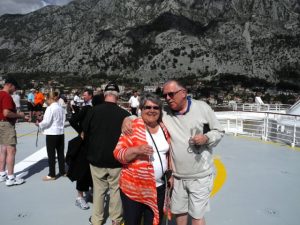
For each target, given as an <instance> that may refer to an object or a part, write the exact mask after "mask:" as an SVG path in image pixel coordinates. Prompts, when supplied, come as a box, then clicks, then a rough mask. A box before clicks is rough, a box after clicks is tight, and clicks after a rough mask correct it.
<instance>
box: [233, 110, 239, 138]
mask: <svg viewBox="0 0 300 225" xmlns="http://www.w3.org/2000/svg"><path fill="white" fill-rule="evenodd" d="M238 113H239V112H238V111H236V117H235V132H234V136H237V132H238Z"/></svg>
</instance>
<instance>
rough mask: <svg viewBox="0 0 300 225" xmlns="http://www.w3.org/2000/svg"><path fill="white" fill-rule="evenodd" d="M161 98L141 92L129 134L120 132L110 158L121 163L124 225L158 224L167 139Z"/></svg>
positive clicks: (164, 179)
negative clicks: (138, 114)
mask: <svg viewBox="0 0 300 225" xmlns="http://www.w3.org/2000/svg"><path fill="white" fill-rule="evenodd" d="M162 106H163V104H162V101H161V100H160V98H159V97H158V96H157V95H155V94H152V93H146V94H143V95H142V97H141V102H140V109H141V117H140V118H137V119H135V120H133V121H132V128H133V132H132V134H131V135H122V136H121V137H120V138H119V142H118V144H117V146H116V148H115V150H114V157H115V158H116V159H117V160H118V161H119V162H120V163H122V164H123V167H122V171H121V176H120V181H119V183H120V189H121V198H122V204H123V210H124V214H123V217H124V222H125V225H136V224H141V220H142V218H144V223H143V224H144V225H160V224H161V223H162V218H163V208H164V207H163V206H164V201H165V193H166V185H167V181H166V179H167V178H166V177H165V176H164V174H165V173H166V171H167V170H168V169H169V163H168V161H169V160H168V155H169V146H170V144H169V143H170V138H169V133H168V131H167V130H166V128H165V126H164V124H163V123H162V121H161V117H162Z"/></svg>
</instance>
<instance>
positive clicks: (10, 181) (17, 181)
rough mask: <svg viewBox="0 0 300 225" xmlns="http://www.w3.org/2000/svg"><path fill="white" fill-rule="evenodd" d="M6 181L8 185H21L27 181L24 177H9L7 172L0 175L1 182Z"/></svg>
mask: <svg viewBox="0 0 300 225" xmlns="http://www.w3.org/2000/svg"><path fill="white" fill-rule="evenodd" d="M3 181H5V184H6V186H13V185H20V184H23V183H24V182H25V180H24V179H22V178H17V177H15V176H14V177H11V178H9V177H8V176H7V174H6V173H4V174H1V175H0V182H3Z"/></svg>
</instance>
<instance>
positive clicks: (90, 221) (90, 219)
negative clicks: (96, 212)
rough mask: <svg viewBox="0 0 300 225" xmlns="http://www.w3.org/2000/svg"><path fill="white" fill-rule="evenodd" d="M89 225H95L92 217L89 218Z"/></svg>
mask: <svg viewBox="0 0 300 225" xmlns="http://www.w3.org/2000/svg"><path fill="white" fill-rule="evenodd" d="M89 224H90V225H93V224H92V217H91V216H90V218H89Z"/></svg>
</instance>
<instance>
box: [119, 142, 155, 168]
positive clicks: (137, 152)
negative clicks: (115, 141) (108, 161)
mask: <svg viewBox="0 0 300 225" xmlns="http://www.w3.org/2000/svg"><path fill="white" fill-rule="evenodd" d="M153 152H154V151H153V148H152V146H150V145H147V144H143V145H139V146H136V147H130V148H128V149H127V151H126V153H125V160H126V161H127V162H128V163H129V162H131V161H132V160H135V159H140V160H148V159H149V156H151V155H153Z"/></svg>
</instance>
